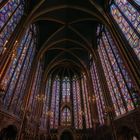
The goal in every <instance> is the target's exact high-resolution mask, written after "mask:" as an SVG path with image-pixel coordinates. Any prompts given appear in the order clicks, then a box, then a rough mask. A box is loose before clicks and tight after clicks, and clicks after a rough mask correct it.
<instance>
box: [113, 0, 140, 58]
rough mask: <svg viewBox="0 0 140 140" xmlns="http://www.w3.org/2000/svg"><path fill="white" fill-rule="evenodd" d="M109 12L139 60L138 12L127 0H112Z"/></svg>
mask: <svg viewBox="0 0 140 140" xmlns="http://www.w3.org/2000/svg"><path fill="white" fill-rule="evenodd" d="M135 2H136V3H137V4H140V2H139V0H135ZM111 14H112V16H113V17H114V19H115V21H116V23H117V24H118V26H119V27H120V29H121V30H122V33H123V34H124V36H125V37H126V39H127V41H128V42H129V44H130V46H131V47H132V49H133V50H134V52H135V54H136V55H137V57H138V59H139V60H140V12H139V11H138V10H137V9H136V8H135V7H134V6H133V5H132V4H131V3H130V2H129V1H128V0H114V3H113V4H112V5H111Z"/></svg>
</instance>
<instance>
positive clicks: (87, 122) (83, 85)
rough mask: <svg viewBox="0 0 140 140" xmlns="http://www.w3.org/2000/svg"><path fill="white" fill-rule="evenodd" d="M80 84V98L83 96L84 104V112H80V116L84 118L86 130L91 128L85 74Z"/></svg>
mask: <svg viewBox="0 0 140 140" xmlns="http://www.w3.org/2000/svg"><path fill="white" fill-rule="evenodd" d="M81 82H82V96H83V103H84V110H82V111H81V114H82V115H84V116H85V121H86V128H92V122H91V111H90V105H89V93H88V89H87V78H86V76H85V74H83V78H82V81H81Z"/></svg>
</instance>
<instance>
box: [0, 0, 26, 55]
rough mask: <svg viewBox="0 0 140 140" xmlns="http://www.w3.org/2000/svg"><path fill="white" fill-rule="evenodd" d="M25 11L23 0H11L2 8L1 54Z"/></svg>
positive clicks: (0, 12)
mask: <svg viewBox="0 0 140 140" xmlns="http://www.w3.org/2000/svg"><path fill="white" fill-rule="evenodd" d="M23 13H24V2H23V0H9V1H8V2H6V3H5V4H4V6H3V7H2V8H1V9H0V55H1V54H2V53H4V51H5V50H6V48H5V46H6V44H7V42H8V40H9V38H10V37H11V35H12V33H13V31H14V29H15V28H16V26H17V24H18V23H19V21H20V19H21V17H22V15H23Z"/></svg>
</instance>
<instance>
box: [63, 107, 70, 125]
mask: <svg viewBox="0 0 140 140" xmlns="http://www.w3.org/2000/svg"><path fill="white" fill-rule="evenodd" d="M61 125H62V126H70V125H71V111H70V109H69V108H68V107H65V108H63V110H62V112H61Z"/></svg>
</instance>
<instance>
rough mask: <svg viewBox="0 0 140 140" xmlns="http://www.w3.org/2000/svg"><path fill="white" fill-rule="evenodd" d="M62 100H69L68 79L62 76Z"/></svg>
mask: <svg viewBox="0 0 140 140" xmlns="http://www.w3.org/2000/svg"><path fill="white" fill-rule="evenodd" d="M62 102H70V79H69V78H68V77H64V79H63V81H62Z"/></svg>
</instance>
